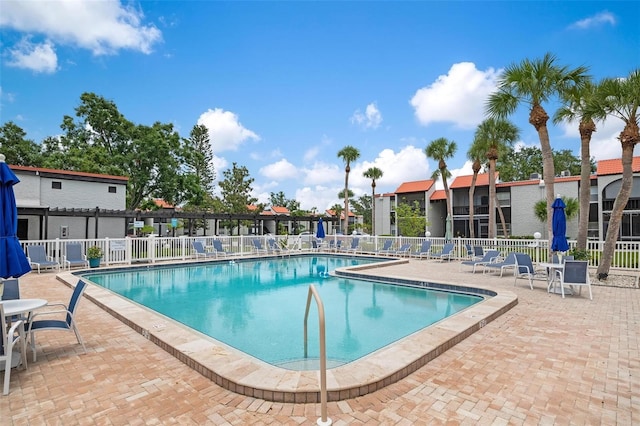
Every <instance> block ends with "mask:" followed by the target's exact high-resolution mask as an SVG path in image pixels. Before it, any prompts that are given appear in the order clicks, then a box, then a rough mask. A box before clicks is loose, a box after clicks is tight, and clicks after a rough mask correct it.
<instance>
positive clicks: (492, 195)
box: [488, 158, 496, 238]
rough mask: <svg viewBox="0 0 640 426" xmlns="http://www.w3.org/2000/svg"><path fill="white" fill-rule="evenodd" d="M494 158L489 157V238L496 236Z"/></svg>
mask: <svg viewBox="0 0 640 426" xmlns="http://www.w3.org/2000/svg"><path fill="white" fill-rule="evenodd" d="M495 200H496V159H495V158H490V159H489V235H488V237H489V238H495V237H496V205H495Z"/></svg>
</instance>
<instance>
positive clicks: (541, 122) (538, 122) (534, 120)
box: [529, 104, 556, 259]
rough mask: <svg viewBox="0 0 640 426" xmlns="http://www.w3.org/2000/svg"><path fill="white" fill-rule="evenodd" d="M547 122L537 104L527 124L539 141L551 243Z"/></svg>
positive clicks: (551, 177) (552, 193) (552, 177)
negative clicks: (531, 127) (531, 126)
mask: <svg viewBox="0 0 640 426" xmlns="http://www.w3.org/2000/svg"><path fill="white" fill-rule="evenodd" d="M548 120H549V116H548V115H547V112H546V111H545V110H544V108H542V106H541V105H538V104H537V105H534V106H533V108H531V114H530V115H529V123H531V124H532V125H533V127H535V129H536V131H537V132H538V138H539V139H540V151H541V152H542V177H543V178H544V184H545V187H546V195H547V238H548V239H549V241H551V238H552V236H553V227H552V220H553V209H552V208H551V206H552V205H553V200H554V199H555V196H556V194H555V187H554V182H555V178H556V171H555V167H554V165H553V151H552V150H551V143H550V142H549V131H548V129H547V121H548ZM550 258H551V244H549V259H550Z"/></svg>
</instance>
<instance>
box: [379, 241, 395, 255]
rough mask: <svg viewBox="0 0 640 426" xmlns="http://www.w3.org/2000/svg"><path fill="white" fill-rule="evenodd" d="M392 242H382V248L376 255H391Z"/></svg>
mask: <svg viewBox="0 0 640 426" xmlns="http://www.w3.org/2000/svg"><path fill="white" fill-rule="evenodd" d="M393 252H394V250H393V240H384V243H382V248H381V249H380V250H378V251H376V253H378V254H385V255H386V254H391V253H393Z"/></svg>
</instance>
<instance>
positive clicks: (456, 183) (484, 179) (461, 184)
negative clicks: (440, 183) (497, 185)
mask: <svg viewBox="0 0 640 426" xmlns="http://www.w3.org/2000/svg"><path fill="white" fill-rule="evenodd" d="M498 175H499V173H498V172H496V179H498ZM472 180H473V175H465V176H458V177H456V178H455V179H454V180H453V182H451V185H450V186H449V188H451V189H456V188H471V181H472ZM488 185H489V173H480V174H478V179H477V180H476V187H478V186H488Z"/></svg>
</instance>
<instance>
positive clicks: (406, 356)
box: [57, 252, 518, 403]
mask: <svg viewBox="0 0 640 426" xmlns="http://www.w3.org/2000/svg"><path fill="white" fill-rule="evenodd" d="M311 255H315V254H310V253H305V252H301V253H300V255H295V256H296V257H297V256H301V257H304V256H311ZM345 257H348V258H352V257H359V256H358V255H355V256H354V255H347V256H345ZM379 260H382V261H380V262H376V263H370V264H366V265H361V266H351V267H348V268H338V269H337V270H336V272H335V273H336V274H337V275H340V276H342V277H349V278H357V279H367V280H375V281H383V282H392V283H394V284H396V285H409V286H415V287H427V288H428V287H434V288H441V289H445V290H452V291H457V292H466V293H470V294H478V295H483V296H484V297H485V299H484V300H483V301H482V302H480V303H477V304H475V305H473V306H471V307H469V308H467V309H465V310H464V311H463V312H459V313H458V314H456V315H453V316H451V317H449V318H447V319H444V320H442V321H439V322H437V323H436V324H433V325H431V326H429V327H425V328H423V329H421V330H419V331H417V332H415V333H413V334H411V335H409V336H407V337H405V338H403V339H400V340H398V341H396V342H394V343H393V344H390V345H387V346H385V347H384V348H382V349H380V350H377V351H375V352H373V353H371V354H369V355H366V356H364V357H362V358H360V359H358V360H356V361H353V362H350V363H347V364H344V365H341V366H339V367H335V368H331V369H329V370H328V371H327V393H328V395H327V397H328V401H340V400H346V399H350V398H356V397H358V396H361V395H366V394H368V393H371V392H375V391H377V390H380V389H383V388H385V387H386V386H388V385H390V384H392V383H395V382H397V381H398V380H401V379H403V378H404V377H407V376H409V375H410V374H412V373H413V372H414V371H416V370H418V369H420V368H421V367H423V366H424V365H426V364H427V363H429V362H430V361H431V360H434V359H435V358H437V357H438V356H440V355H441V354H443V353H444V352H446V351H447V350H448V349H449V348H451V347H453V346H455V345H456V344H458V343H460V342H462V341H464V340H465V339H466V338H467V337H469V336H471V335H472V334H474V333H475V332H477V331H478V330H480V329H481V328H482V327H484V326H486V325H487V324H489V323H490V322H491V321H493V320H494V319H496V318H498V317H499V316H500V315H502V314H504V313H506V312H508V311H509V310H510V309H511V308H513V307H515V306H516V305H517V304H518V298H517V296H516V294H515V293H513V292H511V291H509V290H508V287H509V286H507V287H502V286H499V285H498V286H496V285H495V284H496V283H494V281H495V278H493V277H485V276H481V277H476V276H473V277H472V276H470V275H469V274H467V273H465V272H461V271H459V270H458V267H457V266H453V265H449V264H442V263H440V262H430V261H424V260H410V259H395V260H391V259H389V258H383V259H380V258H379ZM209 262H212V263H213V262H215V261H207V262H202V261H198V260H195V261H191V262H187V263H189V264H201V263H209ZM155 268H157V269H166V268H165V267H163V266H159V265H156V266H147V265H144V266H133V267H127V268H126V269H127V270H134V269H155ZM107 270H108V269H101V270H100V271H101V272H102V271H107ZM111 270H112V271H114V272H121V271H122V270H123V268H113V269H111ZM87 272H89V271H75V272H71V271H64V272H61V273H59V274H57V278H58V280H60V281H62V282H64V283H66V284H67V285H68V286H70V287H73V286H75V284H76V283H77V282H78V279H79V278H81V276H82V275H83V274H87ZM92 272H93V271H92ZM470 279H471V280H473V285H469V284H468V282H469V280H470ZM89 283H90V285H89V286H87V289H86V290H85V293H84V297H86V298H87V299H88V300H89V301H90V302H92V303H93V304H95V305H97V306H98V307H100V308H101V309H103V310H104V311H105V312H107V313H108V314H110V315H112V316H113V317H115V318H116V319H118V320H119V321H121V322H122V323H124V324H125V325H127V326H129V327H131V328H132V329H133V330H135V331H136V332H138V333H140V335H141V336H142V337H143V338H146V339H148V340H149V341H150V342H152V343H153V344H155V345H156V346H157V347H159V348H160V349H162V350H164V351H166V352H168V353H169V354H170V355H172V356H173V357H175V358H177V359H178V360H180V361H181V362H183V363H184V364H186V365H187V366H189V367H190V368H192V369H193V370H194V371H196V372H198V373H199V374H201V375H203V376H204V377H207V378H208V379H210V380H211V381H213V382H215V383H216V384H217V385H219V386H221V387H223V388H225V389H228V390H230V391H232V392H236V393H238V394H242V395H247V396H251V397H254V398H258V399H262V400H268V401H273V402H284V403H316V402H320V394H321V392H320V384H319V377H318V371H317V370H295V371H294V370H290V369H286V368H282V367H278V366H273V365H271V364H268V363H266V362H263V361H260V360H259V359H257V358H254V357H251V356H247V355H245V354H244V353H243V352H241V351H239V350H236V349H234V348H232V347H230V346H229V345H225V344H223V343H221V342H219V341H217V340H215V339H212V338H210V337H208V336H205V335H204V334H202V333H200V332H197V331H195V330H193V329H192V328H190V327H185V326H184V325H182V324H180V323H178V322H177V321H172V320H169V319H167V318H166V317H165V316H163V315H161V314H158V313H156V312H155V311H153V310H151V309H148V308H145V307H143V306H142V305H140V304H138V303H135V302H133V301H130V300H129V299H127V298H125V297H123V296H120V295H118V294H116V293H114V292H112V291H110V290H107V289H105V288H104V287H101V286H99V285H95V284H93V283H92V282H91V281H89ZM376 294H377V292H376ZM369 298H371V295H370V296H369ZM351 300H352V298H351V297H350V301H351ZM310 319H311V317H310ZM310 328H313V327H312V326H310ZM86 344H87V347H88V348H89V350H91V349H92V348H91V346H94V347H95V348H96V349H97V350H99V348H100V345H101V342H100V341H99V340H96V341H93V342H86Z"/></svg>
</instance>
